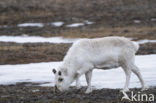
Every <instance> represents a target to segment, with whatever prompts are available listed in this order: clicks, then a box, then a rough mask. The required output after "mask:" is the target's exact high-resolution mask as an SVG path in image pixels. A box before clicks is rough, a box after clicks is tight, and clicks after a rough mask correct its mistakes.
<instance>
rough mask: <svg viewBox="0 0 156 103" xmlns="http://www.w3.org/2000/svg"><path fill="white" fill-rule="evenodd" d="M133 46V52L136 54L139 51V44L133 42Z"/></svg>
mask: <svg viewBox="0 0 156 103" xmlns="http://www.w3.org/2000/svg"><path fill="white" fill-rule="evenodd" d="M133 45H134V48H135V51H136V52H137V51H138V50H139V47H140V46H139V44H138V43H137V42H134V41H133Z"/></svg>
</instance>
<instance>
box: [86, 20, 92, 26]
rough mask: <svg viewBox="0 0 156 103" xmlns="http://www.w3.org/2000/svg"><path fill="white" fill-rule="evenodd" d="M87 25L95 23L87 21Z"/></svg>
mask: <svg viewBox="0 0 156 103" xmlns="http://www.w3.org/2000/svg"><path fill="white" fill-rule="evenodd" d="M85 23H86V24H88V25H90V24H93V23H94V22H91V21H88V20H86V21H85Z"/></svg>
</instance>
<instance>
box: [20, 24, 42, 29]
mask: <svg viewBox="0 0 156 103" xmlns="http://www.w3.org/2000/svg"><path fill="white" fill-rule="evenodd" d="M17 26H18V27H40V28H41V27H43V26H44V25H43V24H42V23H23V24H18V25H17Z"/></svg>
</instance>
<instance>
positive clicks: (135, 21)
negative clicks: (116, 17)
mask: <svg viewBox="0 0 156 103" xmlns="http://www.w3.org/2000/svg"><path fill="white" fill-rule="evenodd" d="M133 22H134V23H136V24H139V23H141V21H140V20H134V21H133Z"/></svg>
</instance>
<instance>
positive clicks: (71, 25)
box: [67, 23, 84, 27]
mask: <svg viewBox="0 0 156 103" xmlns="http://www.w3.org/2000/svg"><path fill="white" fill-rule="evenodd" d="M80 26H84V23H73V24H69V25H67V27H80Z"/></svg>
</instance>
